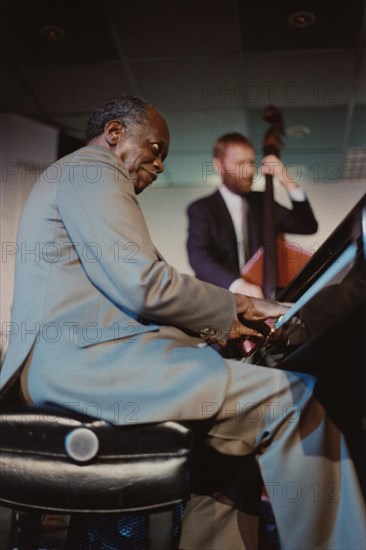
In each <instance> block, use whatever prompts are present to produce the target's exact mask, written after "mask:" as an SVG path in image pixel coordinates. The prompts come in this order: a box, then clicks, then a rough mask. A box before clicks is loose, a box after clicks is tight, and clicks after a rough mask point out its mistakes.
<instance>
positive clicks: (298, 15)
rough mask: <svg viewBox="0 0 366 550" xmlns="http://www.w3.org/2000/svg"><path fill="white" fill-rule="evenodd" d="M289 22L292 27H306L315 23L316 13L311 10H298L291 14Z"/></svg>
mask: <svg viewBox="0 0 366 550" xmlns="http://www.w3.org/2000/svg"><path fill="white" fill-rule="evenodd" d="M288 22H289V24H290V25H291V27H296V28H297V29H305V28H306V27H310V26H311V25H313V24H314V23H315V15H314V14H313V13H311V12H310V11H296V12H295V13H292V14H291V15H290V16H289V18H288Z"/></svg>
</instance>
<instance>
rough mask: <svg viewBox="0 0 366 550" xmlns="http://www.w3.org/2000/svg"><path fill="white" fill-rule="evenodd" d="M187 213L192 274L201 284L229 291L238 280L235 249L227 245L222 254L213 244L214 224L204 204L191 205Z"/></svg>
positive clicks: (218, 247) (188, 246)
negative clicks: (211, 226)
mask: <svg viewBox="0 0 366 550" xmlns="http://www.w3.org/2000/svg"><path fill="white" fill-rule="evenodd" d="M187 213H188V220H189V222H188V240H187V251H188V257H189V262H190V264H191V266H192V268H193V270H194V272H195V274H196V275H197V277H198V278H199V279H201V280H203V281H210V282H211V283H213V284H215V285H218V286H221V287H223V288H229V286H230V285H231V283H232V282H233V281H234V280H235V279H237V278H238V277H239V276H240V273H239V266H238V265H236V264H237V260H236V256H237V251H236V249H234V245H232V246H231V248H230V245H228V248H227V249H226V250H224V249H222V248H220V246H219V245H218V244H217V243H215V242H214V241H215V238H214V236H213V235H212V231H211V228H210V225H211V224H212V223H214V220H212V214H211V212H210V210H209V209H208V208H207V206H206V205H205V204H204V202H203V201H199V202H196V203H192V204H191V205H190V206H189V208H188V211H187ZM230 255H232V257H230ZM233 264H234V265H233Z"/></svg>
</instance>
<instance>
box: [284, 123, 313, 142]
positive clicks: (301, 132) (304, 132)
mask: <svg viewBox="0 0 366 550" xmlns="http://www.w3.org/2000/svg"><path fill="white" fill-rule="evenodd" d="M286 133H287V135H288V136H290V137H293V138H295V139H303V138H305V137H307V136H310V134H311V130H310V128H309V126H304V125H302V124H296V125H294V126H288V128H287V129H286Z"/></svg>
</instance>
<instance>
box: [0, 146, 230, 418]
mask: <svg viewBox="0 0 366 550" xmlns="http://www.w3.org/2000/svg"><path fill="white" fill-rule="evenodd" d="M167 229H168V230H169V228H167ZM235 316H236V313H235V301H234V297H233V295H232V294H231V293H230V292H228V291H227V290H224V289H221V288H218V287H215V286H213V285H211V284H209V283H203V282H200V281H198V280H197V279H195V278H194V277H192V276H189V275H184V274H180V273H178V272H177V271H176V270H175V269H174V268H173V267H171V266H170V265H168V264H167V263H166V261H165V260H164V259H163V258H162V257H161V255H160V254H159V253H158V252H157V250H156V248H155V246H154V245H153V243H152V241H151V238H150V235H149V232H148V229H147V227H146V223H145V219H144V216H143V214H142V212H141V209H140V207H139V204H138V202H137V199H136V195H135V191H134V188H133V184H132V182H131V180H130V177H129V174H128V172H127V170H126V167H125V166H124V164H123V163H122V162H121V161H120V160H119V158H118V157H117V156H116V155H114V154H113V153H112V152H110V151H108V150H107V149H104V148H103V147H92V146H88V147H85V148H83V149H80V150H79V151H77V152H75V153H73V154H72V155H69V156H67V157H64V158H63V159H61V160H60V161H58V162H57V163H55V164H54V165H52V166H51V167H49V168H48V169H47V170H46V171H45V172H44V173H43V174H42V175H41V177H40V179H39V181H38V182H37V183H36V184H35V186H34V188H33V190H32V193H31V195H30V197H29V199H28V202H27V204H26V206H25V209H24V212H23V216H22V220H21V223H20V227H19V232H18V253H17V261H16V279H15V298H14V303H13V312H12V325H11V332H13V334H12V336H11V338H10V342H9V349H8V352H7V354H6V357H5V361H4V365H3V368H2V370H1V373H0V384H1V386H0V387H2V388H5V389H6V388H7V387H9V386H10V384H11V383H12V381H13V380H14V379H15V378H16V377H17V376H18V374H19V371H20V370H21V368H22V367H24V364H25V363H26V364H27V370H28V375H27V376H28V390H29V394H30V396H31V398H32V400H33V401H34V402H35V403H40V404H44V403H47V402H49V403H57V404H61V405H64V406H66V407H69V408H72V409H75V410H78V411H80V412H84V413H87V414H90V415H93V416H97V417H100V418H103V419H106V420H109V421H111V422H114V423H116V424H124V423H131V422H152V421H159V420H167V419H172V420H175V419H176V420H182V419H199V418H202V416H204V417H205V416H206V415H208V414H212V413H213V412H215V411H216V410H217V407H218V406H219V405H220V404H221V402H222V399H223V396H224V391H225V386H226V379H227V371H226V365H225V362H224V360H223V359H222V358H221V356H220V355H219V354H217V353H216V352H215V351H214V350H213V349H211V348H210V347H207V346H205V344H204V342H203V340H202V339H201V338H200V337H199V333H200V331H201V330H202V329H205V330H206V332H207V331H211V334H212V335H213V336H214V337H216V338H218V339H222V340H224V339H225V333H227V331H228V330H229V328H230V327H231V325H232V323H233V321H234V319H235ZM26 359H27V361H25V360H26Z"/></svg>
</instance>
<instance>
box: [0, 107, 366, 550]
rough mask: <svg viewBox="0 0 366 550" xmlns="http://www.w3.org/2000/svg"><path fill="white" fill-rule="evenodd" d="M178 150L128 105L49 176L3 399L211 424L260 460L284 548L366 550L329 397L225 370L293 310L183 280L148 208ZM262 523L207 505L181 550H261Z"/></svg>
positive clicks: (147, 115)
mask: <svg viewBox="0 0 366 550" xmlns="http://www.w3.org/2000/svg"><path fill="white" fill-rule="evenodd" d="M168 148H169V132H168V127H167V124H166V122H165V120H164V118H163V117H162V115H161V114H160V113H159V112H158V111H157V110H156V109H155V108H153V107H152V106H150V105H148V104H146V103H144V102H142V101H141V100H139V99H137V98H133V97H122V98H119V99H117V100H115V101H112V102H111V103H109V104H107V105H104V106H102V107H100V108H99V109H97V110H96V111H95V112H94V113H93V114H92V115H91V117H90V119H89V122H88V126H87V146H86V147H84V148H82V149H80V150H78V151H76V152H75V153H73V154H71V155H69V156H67V157H65V158H63V159H61V160H59V161H57V163H56V164H55V170H57V173H58V179H57V181H55V180H54V179H53V180H52V181H49V180H48V179H47V174H46V173H45V174H43V175H41V177H40V179H39V181H38V182H37V183H36V184H35V186H34V188H33V191H32V193H31V195H30V197H29V199H28V202H27V204H26V206H25V209H24V212H23V216H22V220H21V223H20V228H19V233H18V241H19V243H24V246H25V247H26V249H27V250H30V249H32V247H33V249H35V248H37V246H39V250H40V251H44V252H43V253H42V252H41V253H40V254H39V255H38V256H37V255H36V254H35V255H32V256H29V257H27V261H26V262H22V261H21V260H22V259H21V258H18V261H17V266H16V283H15V298H14V304H13V323H17V324H18V326H20V327H22V330H19V331H18V332H17V333H16V334H14V335H13V336H12V337H11V339H10V343H9V348H8V352H7V355H6V358H5V362H4V365H3V368H2V370H1V387H2V388H3V391H6V390H7V389H8V388H9V387H10V386H11V385H12V384H13V383H14V382H15V381H16V380H17V379H18V378H19V377H20V387H21V392H22V397H23V399H24V400H25V401H27V402H31V403H36V404H44V403H56V404H59V405H62V406H64V407H70V408H73V409H75V408H76V409H77V410H80V411H83V409H85V406H86V405H87V404H88V403H90V402H93V403H97V405H98V408H99V410H100V416H101V418H103V419H105V420H107V421H110V422H112V423H115V424H121V425H122V424H124V423H126V422H128V421H130V416H131V415H128V416H127V417H126V415H123V414H122V411H124V410H125V406H126V404H128V403H133V404H134V413H133V414H134V420H135V421H138V422H155V421H165V420H177V421H182V422H183V421H192V420H196V421H202V420H207V419H208V418H209V419H210V427H209V428H208V432H207V434H206V442H207V445H210V446H212V447H213V448H214V449H215V450H216V451H218V452H219V453H224V454H227V455H234V456H237V457H240V456H243V457H244V456H246V455H248V454H251V453H252V454H255V455H256V459H257V461H258V463H259V467H260V470H261V474H262V477H263V479H264V483H265V484H266V486H267V490H268V493H269V494H270V495H272V504H273V509H274V513H275V518H276V522H277V525H278V530H279V536H280V542H281V546H282V548H285V549H291V550H299V549H305V548H307V549H310V548H311V549H316V548H318V549H320V548H326V549H334V550H340V549H344V548H348V549H354V550H356V549H357V550H360V548H362V547H363V546H364V542H365V539H364V520H363V518H364V515H363V503H362V497H361V494H360V490H359V487H358V485H357V480H356V475H355V472H354V468H353V464H352V461H351V460H350V458H349V455H348V451H347V448H346V445H345V442H344V438H343V436H342V434H341V433H340V432H339V430H338V429H337V428H336V427H335V426H334V425H333V424H332V423H331V422H330V421H329V420H328V418H327V416H326V414H325V412H324V410H323V409H322V407H321V406H320V405H319V404H318V403H317V402H316V400H315V399H314V397H313V388H314V384H315V379H314V378H312V377H310V376H307V375H304V374H296V373H289V372H285V371H280V370H274V369H269V368H265V367H260V366H256V365H251V364H246V363H240V362H237V361H229V360H227V361H225V360H224V359H223V358H222V357H221V356H220V355H219V354H218V353H217V352H216V351H215V350H213V349H212V348H211V347H210V345H209V343H210V342H225V341H227V340H229V339H231V338H234V337H238V336H240V335H243V336H244V335H252V336H253V335H254V336H255V335H258V333H256V331H255V330H254V329H251V328H248V327H246V325H245V323H246V321H250V320H261V319H262V320H263V319H266V318H274V317H277V316H279V315H281V314H283V313H284V312H285V311H286V310H287V306H286V305H283V304H280V303H277V302H272V301H266V300H261V299H259V298H249V297H246V296H243V295H235V294H233V293H231V292H230V291H228V290H226V289H223V288H219V287H216V286H214V285H211V284H209V283H204V282H201V281H198V280H197V279H196V278H195V277H191V276H189V275H182V274H180V273H178V272H177V271H176V270H175V269H174V267H172V266H170V265H169V264H168V263H167V262H166V261H165V260H164V258H163V257H162V255H161V254H160V253H159V251H158V250H157V249H156V247H155V246H154V244H153V243H152V241H151V238H150V235H149V232H148V229H147V226H146V223H145V219H144V216H143V214H142V211H141V209H140V206H139V203H138V199H137V195H138V194H139V193H140V192H142V191H143V190H144V189H145V188H146V187H148V186H149V185H150V184H152V183H153V182H154V180H155V179H156V178H157V177H158V175H159V174H160V173H161V172H162V171H163V165H164V160H165V157H166V156H167V154H168ZM116 403H118V406H119V411H120V414H119V415H117V417H116V412H115V411H116V407H115V404H116ZM112 405H113V406H112ZM329 487H332V488H334V494H333V498H332V499H328V498H327V497H328V496H329ZM314 488H316V490H315V489H314ZM250 519H252V518H247V517H245V514H242V513H240V512H237V511H236V510H235V509H233V508H232V507H231V505H230V502H226V503H221V502H217V501H215V499H214V498H212V499H208V498H207V499H206V498H198V497H192V500H191V501H190V502H189V503H188V504H187V508H186V514H185V518H184V521H183V526H182V537H181V543H180V546H181V548H186V549H188V548H190V549H195V550H196V549H198V548H202V549H206V550H209V549H216V548H224V549H227V550H232V549H235V550H238V549H240V548H253V547H255V545H256V542H255V538H256V536H255V532H254V530H253V529H250V528H244V526H245V524H246V520H250Z"/></svg>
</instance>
